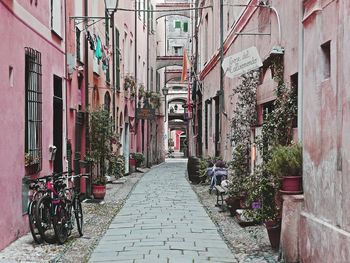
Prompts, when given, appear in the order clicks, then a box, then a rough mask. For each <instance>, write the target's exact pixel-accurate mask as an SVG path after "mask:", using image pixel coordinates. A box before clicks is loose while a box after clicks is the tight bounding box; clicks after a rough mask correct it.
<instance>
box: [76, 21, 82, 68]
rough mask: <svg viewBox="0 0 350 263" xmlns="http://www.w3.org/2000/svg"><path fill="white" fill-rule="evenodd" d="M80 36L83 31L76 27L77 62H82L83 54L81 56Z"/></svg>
mask: <svg viewBox="0 0 350 263" xmlns="http://www.w3.org/2000/svg"><path fill="white" fill-rule="evenodd" d="M80 35H81V30H80V29H79V28H78V27H75V37H76V47H75V48H76V50H75V52H76V56H77V60H78V61H81V56H80V55H81V54H80V49H81V47H80Z"/></svg>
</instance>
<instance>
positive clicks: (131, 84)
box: [124, 76, 136, 91]
mask: <svg viewBox="0 0 350 263" xmlns="http://www.w3.org/2000/svg"><path fill="white" fill-rule="evenodd" d="M135 86H136V82H135V80H134V78H133V77H132V76H125V78H124V90H125V91H127V90H130V91H133V90H135Z"/></svg>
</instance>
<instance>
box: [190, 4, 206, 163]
mask: <svg viewBox="0 0 350 263" xmlns="http://www.w3.org/2000/svg"><path fill="white" fill-rule="evenodd" d="M198 5H199V0H195V7H196V8H197V7H198ZM197 24H198V10H195V16H194V27H193V28H194V39H195V56H194V66H193V71H194V75H195V78H194V79H195V82H196V91H197V89H198V88H199V81H198V78H197V65H198V28H199V25H197ZM192 30H193V29H192ZM192 32H193V31H192ZM197 105H202V96H200V98H199V100H198V103H197ZM198 110H200V111H202V108H200V109H197V112H198ZM200 116H202V114H201V115H200ZM198 117H199V116H198V114H197V118H198ZM202 119H203V118H201V119H199V118H198V131H197V147H196V148H197V149H198V154H199V156H202V143H201V142H202ZM199 135H200V136H199Z"/></svg>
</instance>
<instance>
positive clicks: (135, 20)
mask: <svg viewBox="0 0 350 263" xmlns="http://www.w3.org/2000/svg"><path fill="white" fill-rule="evenodd" d="M135 5H136V2H135ZM134 14H135V18H134V22H135V25H134V27H135V32H134V33H135V34H134V35H135V41H134V42H135V47H134V49H135V55H134V60H135V61H134V63H135V65H134V67H135V72H134V74H135V85H136V86H135V105H134V107H135V116H134V117H135V119H134V122H135V124H134V125H135V128H134V136H135V145H136V149H135V152H136V151H137V129H136V127H138V125H136V123H137V122H138V120H137V118H136V109H137V98H138V94H137V5H136V6H135V13H134Z"/></svg>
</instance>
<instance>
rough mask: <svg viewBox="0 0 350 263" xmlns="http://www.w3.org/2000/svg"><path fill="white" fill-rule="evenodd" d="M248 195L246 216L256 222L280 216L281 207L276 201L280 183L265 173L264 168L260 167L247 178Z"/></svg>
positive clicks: (271, 219) (275, 218)
mask: <svg viewBox="0 0 350 263" xmlns="http://www.w3.org/2000/svg"><path fill="white" fill-rule="evenodd" d="M245 184H246V188H247V189H249V191H247V196H246V200H245V205H246V207H249V208H250V209H246V210H245V211H244V213H243V214H244V216H245V217H247V218H249V219H251V220H252V221H256V222H267V221H273V220H277V219H279V218H280V213H281V207H280V206H279V205H278V204H277V203H276V196H277V194H278V190H279V183H278V181H276V180H275V178H274V177H271V176H267V175H266V174H264V171H263V168H262V167H258V168H257V169H256V170H255V172H254V173H253V174H251V175H250V176H249V177H247V179H246V182H245Z"/></svg>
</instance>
